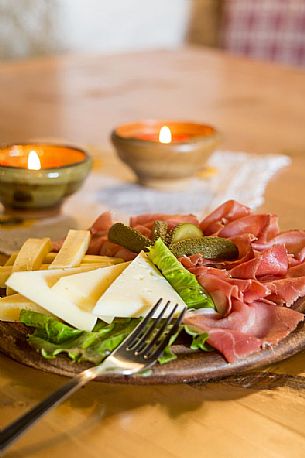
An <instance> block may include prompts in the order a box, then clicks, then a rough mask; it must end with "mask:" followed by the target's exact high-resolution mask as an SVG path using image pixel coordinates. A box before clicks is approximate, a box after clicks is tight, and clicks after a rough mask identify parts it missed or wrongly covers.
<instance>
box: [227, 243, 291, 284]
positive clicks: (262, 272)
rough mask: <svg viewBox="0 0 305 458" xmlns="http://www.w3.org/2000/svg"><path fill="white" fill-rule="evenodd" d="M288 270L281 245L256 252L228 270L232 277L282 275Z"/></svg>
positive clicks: (286, 259)
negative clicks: (248, 258)
mask: <svg viewBox="0 0 305 458" xmlns="http://www.w3.org/2000/svg"><path fill="white" fill-rule="evenodd" d="M287 270H288V256H287V252H286V249H285V247H284V246H283V245H274V246H273V247H271V248H269V249H268V250H265V251H263V252H261V253H257V254H256V256H255V257H254V258H253V259H250V260H249V261H246V262H244V263H242V264H239V265H238V266H236V267H233V269H231V270H230V274H231V275H232V277H236V278H245V279H249V278H258V277H263V276H267V275H271V276H282V275H286V273H287Z"/></svg>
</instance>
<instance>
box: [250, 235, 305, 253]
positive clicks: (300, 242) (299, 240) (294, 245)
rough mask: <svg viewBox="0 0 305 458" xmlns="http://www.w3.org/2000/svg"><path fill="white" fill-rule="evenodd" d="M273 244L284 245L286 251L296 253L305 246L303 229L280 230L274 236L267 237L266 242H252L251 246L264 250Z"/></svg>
mask: <svg viewBox="0 0 305 458" xmlns="http://www.w3.org/2000/svg"><path fill="white" fill-rule="evenodd" d="M273 245H285V247H286V249H287V251H288V253H292V254H294V255H297V254H298V253H299V252H300V251H301V250H302V249H303V248H305V231H301V230H292V231H286V232H280V233H279V234H278V235H276V236H275V237H273V238H271V239H269V240H268V242H264V243H259V242H254V243H253V248H254V249H255V250H265V249H266V248H271V247H272V246H273Z"/></svg>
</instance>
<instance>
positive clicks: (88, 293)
mask: <svg viewBox="0 0 305 458" xmlns="http://www.w3.org/2000/svg"><path fill="white" fill-rule="evenodd" d="M129 264H130V263H129V262H124V263H122V264H117V265H113V266H109V267H102V268H99V269H95V270H92V271H91V272H85V273H79V274H75V275H69V276H68V277H62V278H60V279H59V280H58V282H57V283H56V284H55V285H54V286H53V287H52V291H54V292H56V293H58V295H60V296H61V297H66V298H67V299H69V300H71V301H72V302H74V304H76V305H77V306H78V307H79V308H80V309H82V310H86V311H90V310H92V309H93V308H94V307H95V305H96V303H97V301H98V299H99V298H100V297H101V295H102V294H103V293H104V292H105V291H106V289H107V288H108V287H109V286H110V285H111V283H112V282H113V281H114V280H115V279H116V278H117V277H118V276H119V275H120V274H121V273H122V272H123V270H125V269H126V267H127V266H128V265H129Z"/></svg>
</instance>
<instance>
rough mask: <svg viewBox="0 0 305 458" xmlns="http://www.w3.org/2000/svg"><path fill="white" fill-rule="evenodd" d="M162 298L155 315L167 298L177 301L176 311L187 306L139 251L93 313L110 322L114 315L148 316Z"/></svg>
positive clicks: (98, 302)
mask: <svg viewBox="0 0 305 458" xmlns="http://www.w3.org/2000/svg"><path fill="white" fill-rule="evenodd" d="M160 298H163V303H162V304H161V305H160V307H158V309H157V310H156V313H155V315H154V317H156V316H157V315H158V313H159V312H160V311H161V309H162V306H164V305H165V303H166V302H167V301H171V303H172V305H173V306H174V305H175V304H178V308H177V313H179V311H181V310H182V309H183V308H184V307H186V305H185V303H184V302H183V300H182V299H181V297H180V296H179V294H178V293H177V292H176V291H175V290H174V289H173V287H172V286H171V285H170V284H169V283H168V281H167V280H166V279H165V278H164V277H163V275H162V274H161V273H160V272H159V271H158V269H157V268H156V267H155V266H154V265H153V264H152V263H151V262H150V261H149V260H148V258H147V256H146V255H145V253H140V254H139V255H138V256H137V257H136V258H135V259H134V260H133V261H132V262H131V263H130V264H129V266H128V267H126V269H125V270H124V271H123V272H122V273H121V275H120V276H119V277H118V278H117V279H116V280H115V281H114V282H113V283H112V284H111V286H109V288H108V289H107V290H106V292H105V293H104V294H103V295H102V297H101V298H100V299H99V300H98V301H97V304H96V306H95V308H94V309H93V313H94V314H95V315H96V316H98V317H100V318H101V319H103V320H104V321H107V322H110V321H111V320H112V319H113V318H114V317H140V316H145V315H146V314H147V313H148V312H149V310H150V309H151V308H152V306H153V305H154V304H155V303H156V302H157V301H158V299H160Z"/></svg>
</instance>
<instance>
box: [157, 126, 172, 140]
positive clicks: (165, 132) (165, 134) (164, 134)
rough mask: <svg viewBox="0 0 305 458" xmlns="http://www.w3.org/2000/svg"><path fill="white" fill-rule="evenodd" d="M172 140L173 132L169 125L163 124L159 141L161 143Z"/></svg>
mask: <svg viewBox="0 0 305 458" xmlns="http://www.w3.org/2000/svg"><path fill="white" fill-rule="evenodd" d="M171 141H172V132H171V130H170V128H169V127H167V126H162V127H161V129H160V132H159V142H160V143H164V144H167V143H171Z"/></svg>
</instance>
